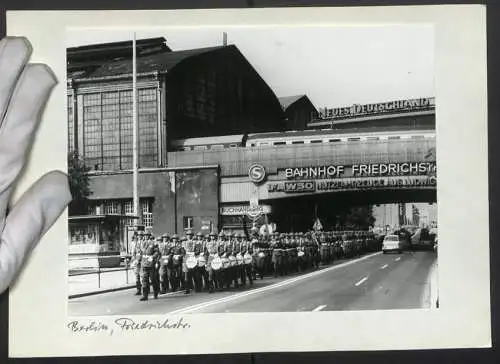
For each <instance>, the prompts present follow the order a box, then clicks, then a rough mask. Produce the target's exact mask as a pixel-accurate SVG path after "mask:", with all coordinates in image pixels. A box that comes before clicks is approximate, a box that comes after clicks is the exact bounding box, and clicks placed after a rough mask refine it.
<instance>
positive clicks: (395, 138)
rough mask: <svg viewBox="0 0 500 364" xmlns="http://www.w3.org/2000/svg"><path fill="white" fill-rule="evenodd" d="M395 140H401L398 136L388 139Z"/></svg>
mask: <svg viewBox="0 0 500 364" xmlns="http://www.w3.org/2000/svg"><path fill="white" fill-rule="evenodd" d="M397 139H401V138H400V137H399V136H390V137H389V140H397Z"/></svg>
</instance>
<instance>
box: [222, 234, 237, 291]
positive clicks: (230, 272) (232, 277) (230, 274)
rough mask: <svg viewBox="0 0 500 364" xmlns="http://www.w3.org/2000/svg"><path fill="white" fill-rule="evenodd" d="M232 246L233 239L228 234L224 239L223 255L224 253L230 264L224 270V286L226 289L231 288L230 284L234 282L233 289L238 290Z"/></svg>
mask: <svg viewBox="0 0 500 364" xmlns="http://www.w3.org/2000/svg"><path fill="white" fill-rule="evenodd" d="M233 245H234V239H233V234H229V235H228V236H227V238H226V242H225V246H224V248H225V253H226V257H227V258H228V259H229V260H230V264H229V267H228V268H227V269H226V285H227V288H229V287H231V284H232V283H233V281H234V286H235V288H238V280H237V277H236V274H235V272H236V269H235V268H236V267H235V263H236V257H235V256H234V252H233Z"/></svg>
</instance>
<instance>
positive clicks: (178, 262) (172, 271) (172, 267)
mask: <svg viewBox="0 0 500 364" xmlns="http://www.w3.org/2000/svg"><path fill="white" fill-rule="evenodd" d="M171 249H172V250H171V253H172V259H171V260H170V262H169V267H168V269H169V277H170V285H171V286H172V291H174V292H175V291H177V289H179V288H182V289H184V279H183V276H182V258H183V256H184V250H183V248H182V243H181V241H180V239H179V235H177V234H174V235H172V242H171Z"/></svg>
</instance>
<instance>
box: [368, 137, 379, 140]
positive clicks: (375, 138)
mask: <svg viewBox="0 0 500 364" xmlns="http://www.w3.org/2000/svg"><path fill="white" fill-rule="evenodd" d="M366 140H379V138H378V137H368V138H366Z"/></svg>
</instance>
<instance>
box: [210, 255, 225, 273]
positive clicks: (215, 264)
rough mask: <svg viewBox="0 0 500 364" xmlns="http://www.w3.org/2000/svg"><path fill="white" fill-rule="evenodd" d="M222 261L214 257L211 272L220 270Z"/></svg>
mask: <svg viewBox="0 0 500 364" xmlns="http://www.w3.org/2000/svg"><path fill="white" fill-rule="evenodd" d="M222 265H223V264H222V259H221V258H219V256H216V257H214V258H213V259H212V263H211V267H212V269H213V270H219V269H221V268H222Z"/></svg>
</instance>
